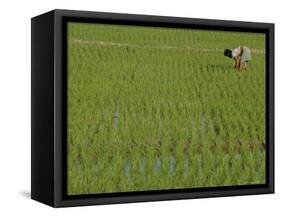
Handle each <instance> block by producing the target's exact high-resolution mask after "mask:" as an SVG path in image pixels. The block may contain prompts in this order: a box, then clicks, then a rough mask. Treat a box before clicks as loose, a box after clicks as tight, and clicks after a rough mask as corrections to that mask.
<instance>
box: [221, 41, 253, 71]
mask: <svg viewBox="0 0 281 217" xmlns="http://www.w3.org/2000/svg"><path fill="white" fill-rule="evenodd" d="M224 56H227V57H230V58H233V59H234V61H235V65H234V68H235V69H238V70H242V69H245V70H246V69H247V62H248V61H250V60H251V59H252V57H251V50H250V49H249V48H248V47H245V46H239V47H237V48H234V49H225V50H224Z"/></svg>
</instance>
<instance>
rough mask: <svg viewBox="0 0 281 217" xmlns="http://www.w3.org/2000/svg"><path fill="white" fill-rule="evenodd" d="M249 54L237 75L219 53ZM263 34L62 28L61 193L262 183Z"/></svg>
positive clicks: (94, 26) (115, 27) (90, 26)
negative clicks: (64, 115)
mask: <svg viewBox="0 0 281 217" xmlns="http://www.w3.org/2000/svg"><path fill="white" fill-rule="evenodd" d="M238 45H246V46H248V47H250V48H252V49H253V51H254V52H253V54H252V56H253V60H252V61H251V62H250V64H249V68H248V70H247V71H243V72H238V71H236V70H234V69H233V67H232V64H233V63H232V60H231V59H229V58H226V57H224V56H223V49H224V48H234V47H237V46H238ZM264 48H265V35H264V34H254V33H238V32H222V31H202V30H201V31H200V30H188V29H170V28H156V27H134V26H118V25H102V24H78V23H69V24H68V171H67V173H68V194H70V195H75V194H90V193H105V192H125V191H142V190H158V189H175V188H194V187H196V188H198V187H213V186H229V185H246V184H262V183H265V54H264Z"/></svg>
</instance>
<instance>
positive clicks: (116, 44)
mask: <svg viewBox="0 0 281 217" xmlns="http://www.w3.org/2000/svg"><path fill="white" fill-rule="evenodd" d="M69 42H70V43H74V44H85V45H100V46H107V47H109V46H113V47H132V48H154V49H165V50H166V49H170V50H179V51H198V52H223V49H221V48H194V47H178V46H159V45H138V44H129V43H119V42H110V41H98V40H81V39H70V40H69ZM251 51H252V52H253V53H255V54H265V49H258V48H251Z"/></svg>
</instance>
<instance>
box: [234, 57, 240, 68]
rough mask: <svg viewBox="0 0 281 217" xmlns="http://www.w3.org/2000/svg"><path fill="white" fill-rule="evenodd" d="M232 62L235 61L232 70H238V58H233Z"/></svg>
mask: <svg viewBox="0 0 281 217" xmlns="http://www.w3.org/2000/svg"><path fill="white" fill-rule="evenodd" d="M234 61H235V65H234V68H235V69H238V67H239V59H238V57H234Z"/></svg>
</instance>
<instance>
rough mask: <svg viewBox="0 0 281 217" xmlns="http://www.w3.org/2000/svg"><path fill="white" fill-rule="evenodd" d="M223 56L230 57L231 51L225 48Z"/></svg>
mask: <svg viewBox="0 0 281 217" xmlns="http://www.w3.org/2000/svg"><path fill="white" fill-rule="evenodd" d="M224 56H226V57H229V58H232V51H231V50H230V49H225V50H224Z"/></svg>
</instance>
